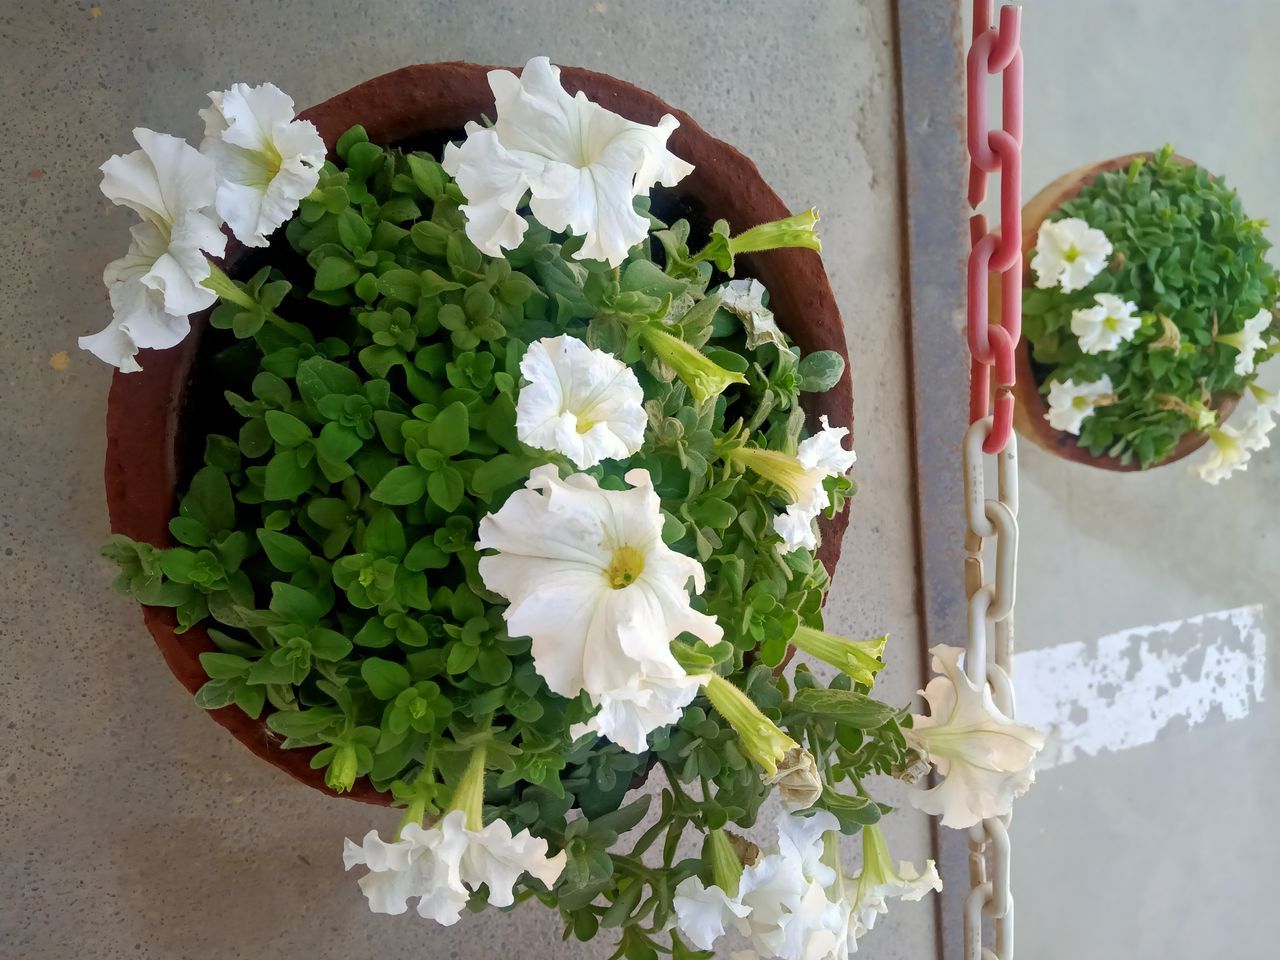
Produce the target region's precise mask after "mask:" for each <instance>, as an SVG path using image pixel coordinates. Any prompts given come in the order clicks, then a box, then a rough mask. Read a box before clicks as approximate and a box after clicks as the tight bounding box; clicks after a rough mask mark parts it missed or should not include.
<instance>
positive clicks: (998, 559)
mask: <svg viewBox="0 0 1280 960" xmlns="http://www.w3.org/2000/svg"><path fill="white" fill-rule="evenodd" d="M994 6H995V3H994V0H974V4H973V42H972V45H971V46H970V48H969V59H968V70H967V75H968V83H967V93H968V112H969V121H968V141H969V156H970V166H969V197H968V199H969V205H970V206H971V207H973V208H975V209H976V208H977V207H978V206H979V205H980V204H981V203H982V202H983V200H984V199H985V198H986V193H987V177H988V175H989V174H998V175H999V178H1000V227H1001V229H1000V231H999V232H996V233H993V232H991V231H989V230H988V228H987V218H986V217H984V216H982V215H981V214H977V213H975V214H974V215H973V216H972V217H971V218H970V220H969V236H970V244H971V246H970V252H969V268H968V342H969V352H970V353H971V354H972V360H971V365H970V371H971V372H970V383H969V420H970V426H969V430H968V432H967V433H966V435H965V442H964V493H965V505H964V510H965V527H966V532H965V542H964V548H965V558H964V577H965V595H966V596H967V597H968V599H969V617H968V643H967V645H966V648H965V672H966V673H967V674H968V676H969V678H970V679H971V680H973V682H974V683H975V684H979V685H982V684H986V685H988V686H989V687H990V690H991V697H992V700H993V701H994V702H995V704H996V706H997V707H998V708H999V709H1000V710H1001V711H1002V712H1003V713H1004V714H1005V715H1006V716H1008V717H1010V718H1012V717H1013V715H1014V698H1013V682H1012V679H1011V671H1012V667H1013V603H1014V596H1015V588H1016V583H1017V563H1018V445H1017V441H1016V440H1015V439H1014V436H1013V393H1012V387H1013V381H1014V363H1013V358H1014V351H1015V349H1016V347H1017V344H1018V339H1019V337H1020V336H1021V332H1022V154H1021V150H1022V51H1021V50H1020V49H1019V46H1018V37H1019V27H1020V24H1021V17H1022V11H1021V9H1020V8H1019V7H1016V6H1002V7H1001V8H1000V21H999V25H998V26H997V25H996V24H995V19H994V13H995V10H994ZM996 74H1001V100H1002V110H1001V112H1002V117H1001V121H1002V124H1001V128H1000V129H996V130H991V129H989V127H988V122H987V82H988V80H989V78H990V77H992V76H994V75H996ZM992 274H999V275H1000V293H1001V296H1000V322H999V323H998V324H992V323H991V322H990V319H989V316H988V306H989V296H988V291H989V285H990V283H991V282H992V276H991V275H992ZM993 373H994V379H995V387H996V391H995V397H994V399H993V398H992V396H991V380H992V374H993ZM993 459H994V461H995V473H996V482H997V495H996V497H995V498H994V499H988V498H987V496H986V492H985V483H984V478H985V474H986V470H987V465H988V463H990V462H991V461H992V460H993ZM988 544H992V550H991V553H992V555H993V557H994V576H993V577H991V578H990V579H988V578H987V576H986V575H985V573H984V566H983V555H984V551H985V548H986V547H987V545H988ZM989 635H990V637H991V639H992V640H993V643H991V644H990V645H989V644H988V637H989ZM1009 820H1010V818H1009V817H1007V816H1006V817H999V818H991V819H987V820H984V821H982V822H981V823H979V824H977V825H976V826H974V827H972V828H970V830H969V880H970V885H971V887H972V889H971V890H970V892H969V895H968V896H967V897H966V898H965V906H964V958H965V960H1012V957H1013V896H1012V894H1011V893H1010V892H1009V830H1008V828H1009ZM984 918H986V919H987V920H989V921H990V926H991V932H992V938H991V941H990V942H991V943H992V944H993V945H994V950H992V949H990V948H988V947H986V946H984V945H983V939H984V936H983V935H984V929H985V928H984Z"/></svg>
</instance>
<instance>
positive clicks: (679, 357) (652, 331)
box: [640, 325, 747, 403]
mask: <svg viewBox="0 0 1280 960" xmlns="http://www.w3.org/2000/svg"><path fill="white" fill-rule="evenodd" d="M640 339H641V341H642V342H643V343H644V345H645V346H646V347H648V349H649V350H650V351H651V352H652V353H653V355H654V356H655V357H657V358H658V359H659V360H661V361H662V362H663V363H664V364H666V365H667V366H668V367H670V368H671V369H672V371H674V373H675V375H676V376H677V377H679V378H680V380H681V381H682V382H683V383H684V385H685V386H686V387H688V388H689V392H690V393H692V394H693V397H694V399H695V400H697V401H698V402H699V403H706V402H707V401H708V400H714V399H715V398H716V397H718V396H720V394H722V393H724V391H725V390H727V389H728V388H729V387H730V386H731V385H732V384H735V383H746V382H747V378H746V377H744V376H743V375H742V374H740V373H734V372H733V371H732V370H726V369H725V368H724V367H722V366H720V365H719V364H718V363H715V362H714V361H713V360H711V359H710V358H709V357H707V355H706V354H704V353H703V352H702V351H701V350H699V349H698V348H697V347H694V346H692V345H691V344H688V343H685V341H683V340H681V339H680V338H679V337H674V336H672V335H671V334H669V333H667V332H666V331H665V330H659V329H658V328H657V327H655V326H652V325H650V326H647V327H645V329H644V331H643V332H642V333H641V334H640Z"/></svg>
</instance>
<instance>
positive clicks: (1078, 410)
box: [1044, 374, 1114, 436]
mask: <svg viewBox="0 0 1280 960" xmlns="http://www.w3.org/2000/svg"><path fill="white" fill-rule="evenodd" d="M1113 389H1114V388H1113V387H1112V386H1111V377H1110V376H1109V375H1108V374H1103V375H1102V377H1101V379H1098V380H1094V381H1093V382H1092V383H1080V384H1077V383H1076V382H1075V381H1074V380H1071V379H1067V380H1054V381H1053V382H1052V383H1050V384H1049V410H1048V412H1047V413H1046V414H1045V415H1044V418H1045V419H1046V420H1048V421H1049V426H1051V427H1053V429H1055V430H1062V431H1065V432H1066V433H1072V434H1075V435H1076V436H1079V435H1080V428H1081V427H1082V426H1083V425H1084V422H1085V420H1086V419H1087V418H1089V417H1091V416H1093V412H1094V410H1096V409H1097V407H1098V401H1099V400H1101V399H1103V398H1104V397H1110V396H1111V394H1112V392H1113Z"/></svg>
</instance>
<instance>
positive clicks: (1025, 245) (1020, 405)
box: [991, 150, 1242, 473]
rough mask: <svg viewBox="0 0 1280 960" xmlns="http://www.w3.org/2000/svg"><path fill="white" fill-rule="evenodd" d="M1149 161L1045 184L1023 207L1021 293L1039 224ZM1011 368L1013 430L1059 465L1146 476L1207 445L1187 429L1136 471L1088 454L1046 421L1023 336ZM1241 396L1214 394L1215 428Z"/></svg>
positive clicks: (1098, 166) (1099, 167) (1088, 169)
mask: <svg viewBox="0 0 1280 960" xmlns="http://www.w3.org/2000/svg"><path fill="white" fill-rule="evenodd" d="M1154 156H1155V154H1154V153H1153V152H1152V151H1149V150H1146V151H1139V152H1137V153H1126V154H1123V155H1121V156H1118V157H1111V158H1110V159H1108V160H1102V161H1100V162H1098V163H1091V164H1086V165H1085V166H1082V167H1077V168H1076V169H1074V170H1071V171H1069V172H1067V173H1065V174H1063V175H1062V176H1060V177H1058V178H1057V179H1056V180H1054V181H1052V182H1051V183H1049V184H1048V185H1047V186H1046V187H1045V188H1044V189H1042V190H1041V191H1040V192H1039V193H1037V194H1036V195H1035V196H1034V197H1032V198H1031V200H1029V201H1028V202H1027V203H1026V205H1025V206H1023V208H1022V261H1023V267H1022V271H1023V272H1022V289H1023V290H1027V289H1030V288H1031V287H1032V285H1033V283H1034V279H1033V277H1032V270H1031V256H1030V254H1031V251H1032V250H1034V248H1035V244H1036V235H1037V233H1038V232H1039V230H1040V224H1041V223H1043V222H1044V220H1045V219H1046V218H1047V217H1048V216H1049V215H1050V214H1052V213H1053V212H1055V211H1056V210H1058V209H1060V208H1061V207H1062V205H1063V204H1064V203H1067V202H1069V201H1071V200H1074V199H1075V198H1076V197H1077V196H1079V194H1080V193H1081V191H1083V190H1084V188H1085V187H1086V186H1088V185H1090V184H1092V183H1093V181H1094V179H1095V178H1096V177H1097V176H1098V175H1099V174H1101V173H1110V172H1112V171H1115V170H1124V169H1127V168H1128V166H1129V164H1130V163H1132V162H1133V161H1134V160H1135V159H1137V158H1139V157H1141V158H1143V159H1147V160H1150V159H1151V158H1152V157H1154ZM1174 159H1175V160H1177V161H1178V162H1180V163H1182V164H1184V165H1186V166H1199V164H1197V163H1195V162H1194V161H1193V160H1190V159H1188V158H1186V157H1183V156H1181V155H1175V156H1174ZM999 298H1000V287H999V283H998V282H993V283H992V284H991V302H992V304H993V305H995V304H998V303H999ZM1015 366H1016V371H1015V372H1016V383H1015V385H1014V389H1013V394H1014V427H1015V428H1016V429H1017V431H1018V433H1019V434H1020V435H1022V436H1023V437H1026V438H1027V439H1028V440H1030V441H1031V442H1032V443H1034V444H1035V445H1036V446H1038V447H1041V448H1042V449H1044V450H1047V451H1048V452H1049V453H1052V454H1053V455H1055V456H1057V457H1060V458H1061V459H1063V460H1067V461H1070V462H1073V463H1079V464H1082V465H1084V466H1088V467H1095V468H1097V469H1099V470H1109V471H1112V472H1114V473H1149V472H1150V471H1152V470H1156V469H1158V468H1160V467H1164V466H1168V465H1169V464H1172V463H1176V462H1177V461H1179V460H1183V459H1185V458H1186V457H1188V456H1190V455H1191V454H1193V453H1195V452H1196V451H1197V450H1199V449H1200V448H1201V447H1203V446H1204V445H1205V444H1206V443H1208V441H1209V436H1208V434H1205V433H1200V432H1199V431H1197V430H1194V429H1192V430H1188V431H1187V432H1186V433H1184V434H1183V435H1182V437H1181V438H1180V439H1179V440H1178V443H1177V444H1176V445H1175V446H1174V448H1173V450H1172V452H1171V453H1170V454H1169V456H1168V457H1166V458H1165V459H1164V460H1161V461H1160V462H1159V463H1153V464H1152V465H1151V466H1149V467H1143V466H1141V465H1140V464H1139V463H1138V462H1137V461H1136V460H1134V461H1132V462H1130V463H1123V462H1121V460H1120V459H1119V458H1118V457H1110V456H1107V455H1106V454H1099V455H1095V454H1092V453H1090V452H1089V451H1088V450H1087V449H1085V448H1084V447H1082V446H1081V445H1080V444H1079V442H1078V438H1077V437H1076V435H1075V434H1071V433H1067V432H1066V431H1064V430H1057V429H1055V428H1054V427H1051V426H1050V425H1049V422H1048V420H1046V419H1045V416H1046V414H1047V413H1048V411H1049V406H1048V404H1047V403H1046V402H1045V399H1044V395H1043V394H1041V393H1040V386H1041V384H1040V382H1038V381H1037V380H1036V378H1035V374H1034V368H1033V366H1032V361H1031V343H1030V341H1028V339H1027V338H1026V337H1023V338H1022V339H1021V341H1020V342H1019V344H1018V350H1017V355H1016V357H1015ZM1241 396H1242V395H1241V394H1218V395H1215V396H1214V398H1213V402H1212V404H1211V406H1212V407H1213V409H1214V410H1216V411H1217V412H1218V415H1219V422H1220V423H1225V422H1226V420H1227V418H1228V417H1230V416H1231V413H1232V411H1234V410H1235V407H1236V404H1237V403H1238V402H1239V400H1240V398H1241Z"/></svg>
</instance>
